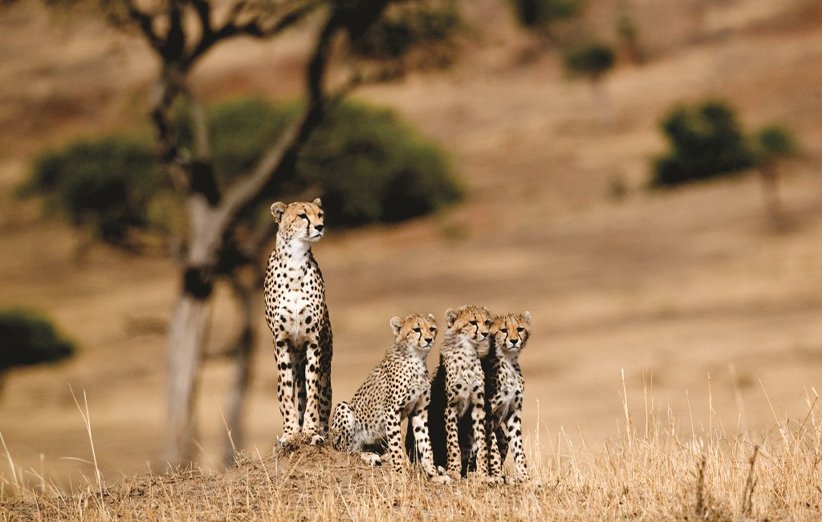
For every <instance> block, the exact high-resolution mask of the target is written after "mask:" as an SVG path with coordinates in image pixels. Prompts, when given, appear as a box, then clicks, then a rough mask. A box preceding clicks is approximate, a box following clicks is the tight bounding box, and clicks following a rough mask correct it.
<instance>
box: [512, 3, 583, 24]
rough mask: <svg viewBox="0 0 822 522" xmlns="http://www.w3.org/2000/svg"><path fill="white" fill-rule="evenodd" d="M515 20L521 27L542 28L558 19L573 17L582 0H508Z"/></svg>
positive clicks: (580, 8)
mask: <svg viewBox="0 0 822 522" xmlns="http://www.w3.org/2000/svg"><path fill="white" fill-rule="evenodd" d="M510 1H511V4H512V5H513V8H514V12H515V13H516V17H517V21H518V22H519V23H520V25H522V26H523V27H529V28H544V27H547V26H549V25H551V24H552V23H554V22H556V21H559V20H567V19H569V18H573V17H575V16H576V15H577V14H579V12H580V11H581V10H582V7H583V2H582V0H510Z"/></svg>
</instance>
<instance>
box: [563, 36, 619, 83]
mask: <svg viewBox="0 0 822 522" xmlns="http://www.w3.org/2000/svg"><path fill="white" fill-rule="evenodd" d="M563 59H564V62H565V67H566V68H567V69H568V70H569V71H571V72H573V73H575V74H581V75H583V76H587V77H588V78H589V79H591V80H598V79H599V78H601V77H602V75H604V74H605V73H606V72H608V71H609V70H611V68H612V67H613V66H614V62H615V61H616V56H615V55H614V50H613V49H611V47H610V46H609V45H608V44H605V43H602V42H586V43H584V44H580V45H576V46H573V47H571V48H570V49H568V50H566V51H565V53H564V54H563Z"/></svg>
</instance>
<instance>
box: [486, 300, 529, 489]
mask: <svg viewBox="0 0 822 522" xmlns="http://www.w3.org/2000/svg"><path fill="white" fill-rule="evenodd" d="M530 335H531V313H530V312H527V311H526V312H523V313H521V314H505V315H500V316H498V317H496V318H494V321H493V323H492V325H491V348H490V352H489V353H488V357H486V358H484V359H483V360H482V369H483V373H484V374H485V392H486V397H487V400H486V432H487V434H488V448H489V451H488V464H487V465H488V468H489V473H490V475H491V476H492V477H501V476H502V464H503V462H504V461H505V456H506V453H507V450H508V448H509V447H510V448H511V453H512V455H513V457H514V464H515V475H514V480H515V481H522V480H527V479H528V466H527V464H526V460H525V452H524V450H523V444H522V402H523V394H524V392H525V381H524V380H523V378H522V371H521V370H520V366H519V354H520V353H521V352H522V350H524V349H525V345H526V344H527V343H528V338H529V337H530ZM483 462H484V461H483V460H481V459H479V458H478V459H477V463H478V466H479V465H480V464H481V463H483Z"/></svg>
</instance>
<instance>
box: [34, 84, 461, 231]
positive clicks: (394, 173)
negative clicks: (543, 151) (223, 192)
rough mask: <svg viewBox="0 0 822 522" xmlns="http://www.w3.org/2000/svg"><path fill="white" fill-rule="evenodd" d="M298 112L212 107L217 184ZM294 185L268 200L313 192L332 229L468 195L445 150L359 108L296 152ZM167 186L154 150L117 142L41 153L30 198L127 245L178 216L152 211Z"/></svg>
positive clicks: (336, 116)
mask: <svg viewBox="0 0 822 522" xmlns="http://www.w3.org/2000/svg"><path fill="white" fill-rule="evenodd" d="M298 109H299V106H298V105H296V104H272V103H270V102H267V101H265V100H261V99H248V98H245V99H239V100H233V101H230V102H228V103H224V104H221V105H218V106H216V107H213V108H212V109H210V110H209V114H208V115H209V122H210V126H211V128H212V135H213V137H212V148H213V155H214V165H215V171H216V176H217V178H218V180H219V182H220V183H222V184H224V185H228V184H231V183H232V182H234V181H236V180H237V179H238V178H239V177H240V176H242V175H244V174H246V173H247V171H248V169H249V168H250V167H251V166H253V165H254V164H255V163H256V162H257V161H258V160H259V159H260V158H261V156H262V154H263V153H264V152H265V151H266V150H267V149H268V147H269V146H270V145H271V144H272V143H273V142H274V141H275V140H276V139H277V137H278V136H279V134H280V133H281V132H282V130H283V128H284V127H285V125H286V124H287V123H288V122H289V121H290V120H291V119H293V118H294V117H296V114H297V112H298ZM182 132H183V133H184V135H190V131H189V130H187V129H183V130H182ZM189 141H190V140H189ZM295 178H296V179H295V181H293V182H290V183H289V184H288V185H286V184H283V183H279V184H277V185H275V186H274V187H273V191H274V192H273V193H272V194H270V195H269V197H270V198H290V197H297V193H298V192H299V191H300V190H303V189H305V188H306V187H308V186H316V187H318V189H319V190H320V191H322V193H323V194H322V195H323V205H324V206H325V207H326V212H327V213H328V215H329V219H330V220H331V222H333V223H334V224H335V226H358V225H364V224H368V223H375V222H394V221H400V220H403V219H408V218H412V217H416V216H420V215H423V214H426V213H429V212H432V211H434V210H437V209H439V208H441V207H443V206H444V205H446V204H448V203H451V202H454V201H456V200H457V199H458V198H459V197H460V195H461V193H462V190H461V188H460V186H459V185H458V183H457V182H456V181H455V178H454V176H453V173H452V170H451V166H450V164H449V162H448V159H447V157H446V155H445V153H444V152H443V151H442V150H441V149H440V148H438V147H437V146H435V145H434V144H432V143H431V142H429V141H427V140H424V139H423V138H422V137H420V136H419V135H418V134H417V133H416V132H414V131H413V129H411V128H410V127H409V126H408V125H406V124H404V123H403V122H402V121H401V120H400V119H399V118H398V117H397V116H396V115H395V114H394V113H393V112H391V111H388V110H384V109H377V108H373V107H370V106H367V105H364V104H357V103H345V104H341V105H339V106H337V107H336V108H335V109H333V110H332V111H331V113H330V114H329V115H328V116H327V118H326V121H325V122H324V123H323V124H322V125H321V126H320V127H319V128H318V129H316V130H315V131H314V133H313V134H312V135H311V137H310V138H309V140H308V142H307V143H306V144H305V146H304V147H303V150H302V151H301V152H300V156H299V158H298V160H297V164H296V176H295ZM164 179H165V178H164V177H163V176H162V175H161V173H160V172H159V170H158V169H157V168H156V167H155V165H154V163H153V159H152V156H151V153H150V148H149V147H148V145H146V144H144V143H143V142H139V141H135V140H133V139H130V138H127V137H122V136H120V137H117V136H115V137H108V138H104V139H101V140H97V141H83V142H80V143H77V144H74V145H70V146H68V147H66V148H65V149H62V150H59V151H55V152H47V153H46V154H44V155H42V156H41V157H40V158H39V159H38V160H37V162H36V164H35V167H34V169H33V172H32V176H31V178H30V180H29V182H28V184H27V186H26V190H27V192H29V193H40V194H43V195H45V196H46V200H47V202H49V205H50V206H53V207H57V208H59V209H61V210H63V211H64V212H65V213H66V214H67V215H68V217H69V219H70V220H71V222H72V223H73V224H75V225H89V226H91V227H92V229H93V230H95V231H96V232H97V234H98V236H100V237H101V238H102V239H103V240H105V241H108V242H110V243H114V244H119V245H125V244H127V242H128V236H129V234H130V233H131V232H132V231H135V230H137V229H146V228H152V227H153V228H156V227H159V226H160V225H163V226H164V227H167V226H168V224H167V223H159V221H160V220H166V221H168V220H169V219H172V218H170V217H169V216H168V215H158V210H157V208H156V207H157V205H158V204H159V203H158V202H163V201H164V200H166V199H168V198H169V197H170V191H168V190H167V187H166V185H165V183H164ZM266 215H267V211H266Z"/></svg>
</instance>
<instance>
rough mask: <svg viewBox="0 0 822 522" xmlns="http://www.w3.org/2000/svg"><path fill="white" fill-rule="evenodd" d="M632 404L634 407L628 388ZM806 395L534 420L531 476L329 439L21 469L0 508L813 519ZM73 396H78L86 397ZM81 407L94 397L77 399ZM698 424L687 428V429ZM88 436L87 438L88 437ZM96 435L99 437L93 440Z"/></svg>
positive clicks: (815, 504) (811, 406) (818, 507)
mask: <svg viewBox="0 0 822 522" xmlns="http://www.w3.org/2000/svg"><path fill="white" fill-rule="evenodd" d="M623 400H624V411H625V412H626V415H627V412H628V411H629V410H630V408H629V404H628V401H627V400H626V399H625V397H624V396H623ZM817 401H818V395H817V394H816V392H815V390H813V389H811V390H809V391H808V392H807V396H806V402H807V404H806V406H807V410H806V415H805V417H804V418H803V419H801V420H800V421H799V422H789V421H784V422H781V421H778V422H776V423H775V424H774V425H773V427H772V429H771V430H769V431H768V432H766V433H754V432H744V433H741V434H736V435H733V436H732V435H729V434H728V433H727V432H726V431H725V429H724V428H723V427H721V426H720V427H713V428H710V429H703V430H699V431H697V430H696V429H695V428H694V426H692V425H691V426H690V427H688V423H687V422H686V423H685V428H682V424H683V423H682V422H680V419H677V418H675V417H674V416H673V413H671V411H670V410H665V411H662V409H661V408H660V407H659V405H658V404H656V403H655V402H654V399H653V397H652V396H651V395H650V391H648V390H646V395H645V396H644V397H643V403H644V405H645V410H644V419H641V420H639V421H637V420H636V419H632V418H631V417H630V416H627V417H625V419H624V421H623V422H622V423H621V426H620V433H619V435H618V436H616V437H615V438H613V439H611V440H609V442H608V443H607V444H605V446H604V447H601V448H599V449H592V448H590V447H588V446H587V445H586V444H585V443H584V442H583V441H579V440H575V438H574V436H573V435H569V434H568V433H566V432H565V431H561V432H560V433H558V434H555V435H551V434H549V433H542V434H540V433H539V432H535V433H534V434H533V435H532V437H531V439H530V441H529V444H528V452H529V454H530V462H531V463H532V466H531V472H532V475H533V479H534V480H533V481H532V482H531V483H526V484H519V485H502V486H491V485H488V484H486V483H484V482H482V481H480V480H479V479H475V478H473V477H469V478H468V479H467V480H463V481H461V482H459V483H455V484H452V485H445V486H441V485H434V484H430V483H428V482H427V480H426V479H425V478H424V475H423V474H422V473H421V472H420V471H419V470H413V471H411V472H410V473H409V474H408V475H407V476H406V475H401V474H396V473H394V472H392V471H390V470H389V469H387V468H371V467H369V466H368V465H367V464H365V463H363V462H362V461H361V460H360V459H359V458H357V457H353V456H349V455H346V454H341V453H338V452H335V451H334V450H332V449H329V448H316V447H311V446H303V447H301V448H299V449H298V450H296V451H294V452H293V453H290V454H285V453H283V452H281V451H280V452H274V453H272V454H269V455H267V456H262V455H261V454H260V452H259V451H257V452H255V453H254V454H242V453H241V454H238V456H237V466H236V468H234V469H232V470H229V471H227V472H225V473H220V474H209V473H207V472H205V471H203V470H201V469H199V468H194V469H187V470H176V471H171V472H169V473H166V474H148V475H144V476H140V477H137V478H132V479H125V480H120V481H118V482H117V483H115V484H112V485H108V486H107V485H105V484H104V482H103V481H102V478H98V479H87V485H86V487H85V488H81V490H80V491H79V492H77V493H74V494H68V493H65V492H63V491H61V490H60V489H59V488H57V487H56V486H54V485H53V484H50V483H49V482H48V480H47V478H46V477H43V476H40V477H39V478H40V480H41V482H40V484H38V485H37V486H24V485H23V484H24V480H23V475H24V472H23V471H22V470H16V469H14V462H13V459H12V457H11V456H10V455H8V452H7V457H8V463H9V465H10V466H11V467H12V468H13V469H12V475H11V476H12V477H15V478H14V480H13V481H12V482H9V481H6V483H5V484H3V487H2V503H0V519H2V520H58V519H60V520H92V521H93V520H110V519H122V520H453V519H463V520H512V519H519V520H617V519H642V520H663V519H665V520H672V519H678V520H712V521H713V520H774V519H789V520H812V519H818V518H819V517H820V516H822V488H820V486H819V485H820V484H822V467H820V466H819V464H820V461H822V423H820V421H822V419H818V418H817V415H816V412H815V407H816V403H817ZM78 407H79V405H78ZM81 413H83V417H84V421H85V420H86V416H87V415H88V411H87V410H84V409H81ZM692 430H693V431H692ZM90 440H91V439H90ZM92 447H93V443H92Z"/></svg>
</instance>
